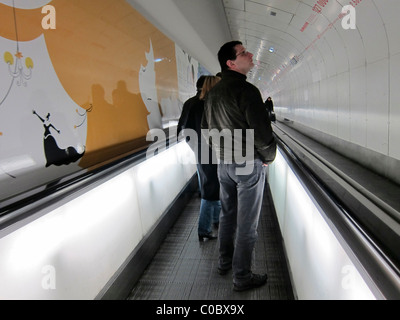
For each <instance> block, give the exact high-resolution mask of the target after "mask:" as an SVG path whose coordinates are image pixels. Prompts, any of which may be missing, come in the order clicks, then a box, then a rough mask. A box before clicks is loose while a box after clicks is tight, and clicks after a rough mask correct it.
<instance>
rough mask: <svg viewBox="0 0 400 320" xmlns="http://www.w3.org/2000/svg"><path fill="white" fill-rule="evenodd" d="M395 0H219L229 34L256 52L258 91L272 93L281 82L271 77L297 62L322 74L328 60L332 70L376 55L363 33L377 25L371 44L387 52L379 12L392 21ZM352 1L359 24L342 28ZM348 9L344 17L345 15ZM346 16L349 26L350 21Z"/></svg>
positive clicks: (306, 70) (253, 79)
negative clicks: (392, 7)
mask: <svg viewBox="0 0 400 320" xmlns="http://www.w3.org/2000/svg"><path fill="white" fill-rule="evenodd" d="M395 2H396V3H397V4H396V3H394V2H393V1H392V0H383V1H373V0H252V1H248V0H223V6H224V9H225V14H226V19H227V23H228V26H229V29H230V32H231V35H232V38H233V39H238V40H241V41H242V42H243V43H244V45H245V46H246V48H247V50H248V51H250V52H251V53H253V54H254V58H253V59H255V60H256V66H255V68H254V69H253V70H252V72H251V74H250V75H249V80H250V81H251V82H253V83H254V84H256V85H257V86H258V87H259V88H260V89H261V90H264V91H265V90H269V91H273V90H274V88H273V87H274V86H275V87H276V86H277V85H279V84H278V82H277V81H274V80H277V77H278V78H279V77H281V76H282V74H285V73H286V74H287V73H288V71H290V70H292V69H294V68H296V65H297V64H298V63H299V62H303V61H306V65H303V68H301V69H302V72H303V73H308V74H312V73H313V72H316V71H315V70H316V69H317V68H318V69H319V70H322V72H324V71H323V70H324V69H325V70H326V69H327V68H329V66H327V64H329V63H330V62H329V61H327V60H328V59H332V60H333V61H336V65H334V66H333V67H332V68H333V69H335V70H337V69H341V70H343V69H348V68H349V67H352V66H350V64H351V63H352V61H351V60H353V61H355V62H356V63H358V62H360V63H365V62H366V58H365V56H367V58H368V54H370V55H374V54H375V53H374V50H379V49H376V48H373V47H372V46H371V47H368V43H366V42H369V41H368V39H365V38H366V33H368V37H371V36H374V34H375V32H374V31H373V29H372V28H373V27H375V25H376V26H377V27H378V29H377V31H378V32H377V34H376V35H375V37H376V39H375V41H377V42H375V44H377V45H378V46H379V48H382V47H383V49H384V52H385V51H386V56H387V47H388V42H387V38H388V35H385V33H382V32H380V29H382V28H381V26H382V25H384V22H383V21H384V17H382V15H386V16H387V17H390V18H389V20H391V21H390V22H392V20H394V17H391V15H390V7H391V6H396V7H398V2H400V1H395ZM350 3H353V7H354V8H355V12H357V14H358V13H359V12H358V10H359V11H360V16H361V17H362V18H363V19H362V20H363V21H362V24H363V25H361V26H360V28H358V25H357V30H351V29H348V30H350V31H348V30H344V28H343V26H342V21H343V20H344V16H341V14H342V8H343V6H346V5H349V4H350ZM381 11H382V12H381ZM349 13H350V12H347V14H346V15H345V16H346V17H347V18H348V17H349ZM347 18H346V22H347V24H349V23H351V21H350V20H349V19H347ZM357 18H358V17H357ZM371 18H372V19H371ZM367 23H370V24H373V26H372V25H371V28H370V29H371V30H367V28H368V26H367V25H366V24H367ZM378 24H379V25H378ZM362 29H364V30H362ZM346 31H347V32H348V33H347V34H346ZM363 31H364V34H363ZM380 35H382V36H383V37H382V36H380ZM389 36H390V35H389ZM351 37H354V41H353V39H352V38H351ZM360 39H361V42H362V43H361V42H360ZM355 42H360V43H355ZM353 46H354V48H352V47H353ZM270 50H271V51H272V52H270ZM351 51H353V53H354V54H353V53H352V52H351ZM363 51H364V52H363ZM365 51H367V52H365ZM376 54H377V55H379V54H381V53H376ZM353 55H355V57H354V58H353V57H352V56H353ZM299 64H300V63H299ZM304 67H305V68H304ZM353 67H354V64H353ZM341 70H339V71H341ZM326 71H327V72H328V70H326ZM295 73H296V72H295ZM295 73H294V74H295ZM294 74H292V76H293V78H295V76H294ZM308 76H309V75H308ZM308 76H306V77H308ZM297 80H299V79H297ZM289 81H290V80H289ZM263 88H264V89H263ZM266 88H268V89H266Z"/></svg>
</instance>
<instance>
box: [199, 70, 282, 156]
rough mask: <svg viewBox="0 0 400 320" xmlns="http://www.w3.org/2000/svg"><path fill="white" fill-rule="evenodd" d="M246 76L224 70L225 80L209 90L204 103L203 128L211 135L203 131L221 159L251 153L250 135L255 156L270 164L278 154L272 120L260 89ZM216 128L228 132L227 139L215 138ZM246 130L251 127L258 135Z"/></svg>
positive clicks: (223, 78) (225, 136)
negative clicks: (248, 148) (249, 150)
mask: <svg viewBox="0 0 400 320" xmlns="http://www.w3.org/2000/svg"><path fill="white" fill-rule="evenodd" d="M246 79H247V77H246V76H245V75H243V74H241V73H238V72H236V71H233V70H225V71H223V72H222V80H221V81H220V82H219V83H217V84H216V85H215V86H214V88H213V89H211V91H210V92H209V93H208V95H207V98H206V101H205V106H204V115H203V120H202V129H209V133H211V137H210V136H207V135H206V133H207V131H204V130H203V134H205V135H206V138H208V139H209V140H208V141H209V142H210V143H211V145H212V147H213V149H214V150H215V152H216V154H217V157H218V158H219V159H221V160H225V161H234V162H240V161H238V160H243V159H240V156H239V155H241V156H244V155H248V150H247V151H246V137H247V138H248V143H247V147H249V146H250V147H251V148H253V150H252V152H253V154H254V157H259V158H260V159H261V160H262V161H263V162H264V163H266V164H269V163H271V162H272V161H273V160H274V159H275V155H276V142H275V138H274V136H273V132H272V127H271V121H270V120H269V117H268V113H267V110H266V109H265V105H264V102H263V100H262V97H261V94H260V91H259V90H258V89H257V88H256V87H255V86H254V85H252V84H251V83H249V82H247V81H246ZM213 129H217V130H218V132H219V134H220V135H221V134H222V133H224V134H222V136H223V138H222V139H219V138H220V137H218V138H217V139H215V136H214V134H215V133H216V132H215V131H214V132H213V131H212V130H213ZM246 129H250V130H251V131H250V132H253V133H254V136H253V137H252V135H251V134H249V131H248V132H246ZM231 139H232V140H231ZM232 143H233V144H232ZM232 145H233V146H234V148H232V147H230V146H232ZM247 160H250V159H249V158H247Z"/></svg>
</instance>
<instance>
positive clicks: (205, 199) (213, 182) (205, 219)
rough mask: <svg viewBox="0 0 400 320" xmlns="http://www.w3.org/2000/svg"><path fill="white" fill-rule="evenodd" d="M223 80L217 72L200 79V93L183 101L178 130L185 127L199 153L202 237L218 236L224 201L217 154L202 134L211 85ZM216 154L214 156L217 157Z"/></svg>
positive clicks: (200, 237) (199, 232)
mask: <svg viewBox="0 0 400 320" xmlns="http://www.w3.org/2000/svg"><path fill="white" fill-rule="evenodd" d="M218 81H220V78H219V77H216V76H201V77H200V78H199V80H198V81H197V83H196V86H197V90H198V92H197V94H196V96H195V97H192V98H190V99H188V100H187V101H186V102H185V104H184V105H183V110H182V115H181V117H180V119H179V122H178V134H179V132H180V131H182V130H183V132H184V135H185V137H186V141H187V143H188V144H189V146H190V147H191V149H192V150H193V151H194V153H195V156H196V160H197V161H196V165H197V174H198V178H199V187H200V194H201V202H200V214H199V223H198V236H199V241H204V240H205V239H208V240H214V239H216V238H217V237H216V236H214V235H213V233H212V230H211V229H212V228H211V226H212V223H213V224H214V225H215V226H218V225H219V214H220V211H221V203H220V200H219V181H218V176H217V164H216V161H215V155H214V154H213V152H212V150H211V149H210V147H209V146H208V144H207V142H206V141H205V139H204V138H203V137H202V135H201V119H202V116H203V112H204V98H205V96H206V95H207V93H208V92H209V91H210V89H211V88H212V87H213V86H214V85H215V84H216V83H217V82H218ZM213 158H214V160H213Z"/></svg>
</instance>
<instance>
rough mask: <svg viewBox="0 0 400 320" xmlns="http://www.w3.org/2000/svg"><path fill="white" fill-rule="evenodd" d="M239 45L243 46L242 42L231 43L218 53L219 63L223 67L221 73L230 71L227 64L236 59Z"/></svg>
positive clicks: (226, 44)
mask: <svg viewBox="0 0 400 320" xmlns="http://www.w3.org/2000/svg"><path fill="white" fill-rule="evenodd" d="M238 44H243V43H242V42H241V41H230V42H227V43H225V44H224V45H223V46H222V47H221V48H220V49H219V51H218V61H219V64H220V66H221V71H224V70H228V69H229V68H228V66H227V65H226V62H227V61H228V60H235V59H236V50H235V46H237V45H238Z"/></svg>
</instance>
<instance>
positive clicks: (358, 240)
mask: <svg viewBox="0 0 400 320" xmlns="http://www.w3.org/2000/svg"><path fill="white" fill-rule="evenodd" d="M277 132H279V130H275V135H276V137H277V141H278V146H279V149H280V150H281V151H282V154H283V156H284V158H285V159H286V161H287V162H288V164H289V166H290V167H291V169H292V170H293V172H294V173H295V174H296V176H297V177H298V178H299V180H300V181H301V182H302V183H303V185H305V186H306V188H307V189H308V191H309V192H310V193H311V194H312V196H313V197H314V199H315V201H316V202H317V203H318V205H319V206H320V207H321V208H322V210H323V215H324V218H325V219H326V221H327V222H328V224H329V225H330V226H331V228H332V229H334V230H332V231H333V232H334V233H335V235H336V236H337V237H338V238H340V239H339V240H342V241H341V243H342V244H343V245H344V247H345V248H344V249H345V250H346V251H347V252H348V254H349V256H350V258H351V259H352V261H353V263H354V264H355V265H356V266H358V267H359V268H358V269H359V271H361V272H360V274H361V275H362V276H363V278H364V280H365V281H366V283H367V284H368V285H369V286H370V288H371V290H372V291H373V292H374V294H376V296H377V297H378V298H381V299H400V270H399V268H398V266H397V265H396V263H395V262H394V261H393V260H392V259H391V257H390V256H388V255H387V254H386V253H385V250H382V249H381V247H380V244H379V243H377V242H375V240H374V238H373V237H371V236H370V235H369V234H368V232H367V231H366V230H365V229H364V228H363V226H362V225H360V224H359V223H358V222H357V220H356V219H354V218H353V215H352V213H351V212H349V211H348V209H347V207H348V206H347V205H346V204H345V203H343V202H342V201H341V200H340V199H338V197H337V196H335V195H334V193H333V192H332V191H331V190H329V187H328V186H327V185H326V184H325V183H324V182H323V181H322V180H321V177H319V176H317V175H316V174H315V173H314V172H313V170H312V169H311V168H309V167H308V166H307V165H305V163H304V161H302V160H301V159H300V158H299V157H298V156H297V155H296V154H295V152H294V151H293V150H292V149H291V148H290V147H289V146H288V145H287V143H285V142H284V140H283V139H281V137H280V136H279V133H278V134H277ZM284 135H288V134H287V133H284ZM318 160H319V161H321V159H318Z"/></svg>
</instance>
